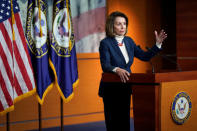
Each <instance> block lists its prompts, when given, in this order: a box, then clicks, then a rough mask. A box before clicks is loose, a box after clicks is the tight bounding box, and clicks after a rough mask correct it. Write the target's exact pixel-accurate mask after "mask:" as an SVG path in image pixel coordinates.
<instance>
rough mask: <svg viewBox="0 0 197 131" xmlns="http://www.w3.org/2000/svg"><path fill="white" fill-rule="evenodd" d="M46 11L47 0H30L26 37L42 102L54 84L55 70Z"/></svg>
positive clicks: (39, 97)
mask: <svg viewBox="0 0 197 131" xmlns="http://www.w3.org/2000/svg"><path fill="white" fill-rule="evenodd" d="M46 12H47V4H46V1H45V0H28V7H27V23H26V38H27V40H28V47H29V52H30V56H31V61H32V65H33V69H34V74H35V80H36V88H37V94H38V95H37V96H38V100H39V102H40V103H41V104H42V103H43V101H44V98H45V96H46V94H47V92H48V91H49V90H50V89H51V88H52V86H53V72H52V70H51V68H50V67H49V54H48V34H47V33H48V30H47V20H46Z"/></svg>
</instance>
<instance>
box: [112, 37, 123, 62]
mask: <svg viewBox="0 0 197 131" xmlns="http://www.w3.org/2000/svg"><path fill="white" fill-rule="evenodd" d="M111 42H112V43H111V45H112V47H113V48H114V49H115V51H116V52H115V53H117V54H118V55H119V56H120V58H121V59H122V60H124V62H125V63H126V61H125V58H124V56H123V54H122V52H121V50H120V48H119V47H118V42H117V41H116V39H115V38H111Z"/></svg>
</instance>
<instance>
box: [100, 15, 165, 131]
mask: <svg viewBox="0 0 197 131" xmlns="http://www.w3.org/2000/svg"><path fill="white" fill-rule="evenodd" d="M127 29H128V18H127V16H126V15H125V14H123V13H121V12H113V13H111V14H110V15H109V16H108V18H107V22H106V29H105V30H106V38H104V39H103V40H102V41H101V42H100V47H99V53H100V62H101V66H102V70H103V72H112V73H115V74H117V75H118V76H119V77H120V79H121V81H122V83H118V84H117V83H104V82H102V81H101V83H100V87H99V96H101V97H102V98H103V103H104V114H105V124H106V128H107V131H119V130H120V131H121V130H123V129H124V131H130V102H131V93H132V90H131V88H130V87H129V86H127V80H129V75H130V73H131V69H130V67H131V65H132V63H133V58H134V57H137V58H139V59H140V60H143V61H148V60H150V59H151V58H152V57H153V56H154V55H155V54H156V53H157V52H159V51H160V49H161V45H162V42H163V41H164V39H166V37H167V34H166V33H165V32H164V31H163V30H161V31H160V33H159V34H158V33H157V31H155V38H156V44H155V45H154V46H153V47H152V48H151V50H152V51H151V50H150V51H147V52H144V51H143V50H141V49H140V48H139V47H138V46H136V44H135V43H134V41H133V40H132V39H131V38H130V37H128V36H125V35H126V33H127Z"/></svg>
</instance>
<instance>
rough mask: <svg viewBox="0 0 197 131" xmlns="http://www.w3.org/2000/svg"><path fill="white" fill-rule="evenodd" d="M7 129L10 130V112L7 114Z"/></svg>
mask: <svg viewBox="0 0 197 131" xmlns="http://www.w3.org/2000/svg"><path fill="white" fill-rule="evenodd" d="M6 128H7V131H9V130H10V114H9V112H8V113H7V114H6Z"/></svg>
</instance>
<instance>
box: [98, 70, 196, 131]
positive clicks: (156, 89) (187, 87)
mask: <svg viewBox="0 0 197 131" xmlns="http://www.w3.org/2000/svg"><path fill="white" fill-rule="evenodd" d="M102 81H103V82H121V81H120V78H119V76H117V75H116V74H113V73H103V74H102ZM128 83H129V84H130V85H131V88H132V91H133V94H132V99H133V114H134V129H135V131H185V130H187V131H196V129H197V71H186V72H169V73H155V74H152V73H132V74H131V75H130V78H129V81H128ZM180 92H184V93H186V94H188V95H189V97H190V99H191V115H190V116H189V117H188V119H187V120H185V121H184V123H182V124H177V122H176V120H174V119H173V118H172V114H171V112H172V107H173V102H174V100H175V97H176V95H177V94H178V93H180ZM183 111H184V110H183Z"/></svg>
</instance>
